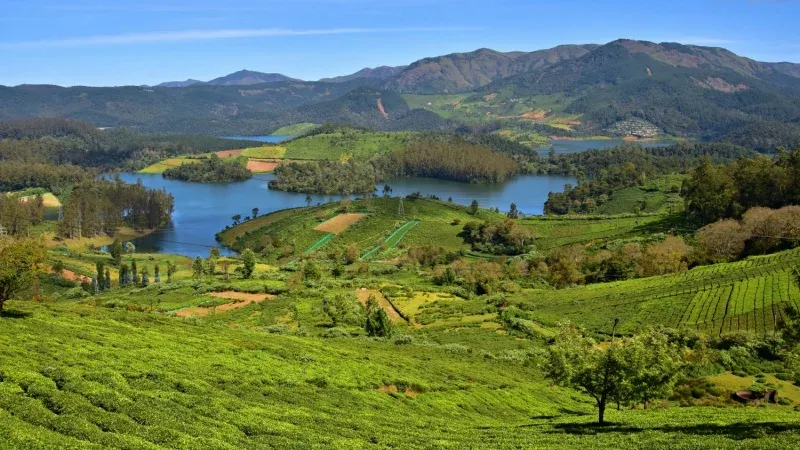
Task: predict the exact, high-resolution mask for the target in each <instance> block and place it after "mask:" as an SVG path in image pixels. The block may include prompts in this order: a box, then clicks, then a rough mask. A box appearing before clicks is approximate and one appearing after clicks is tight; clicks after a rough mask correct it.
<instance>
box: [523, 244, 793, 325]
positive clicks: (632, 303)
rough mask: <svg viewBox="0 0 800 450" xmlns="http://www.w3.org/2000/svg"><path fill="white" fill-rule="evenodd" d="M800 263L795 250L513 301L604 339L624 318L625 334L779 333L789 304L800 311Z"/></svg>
mask: <svg viewBox="0 0 800 450" xmlns="http://www.w3.org/2000/svg"><path fill="white" fill-rule="evenodd" d="M798 265H800V251H799V250H789V251H785V252H782V253H777V254H773V255H765V256H755V257H750V258H748V259H745V260H742V261H737V262H733V263H726V264H715V265H711V266H701V267H697V268H695V269H692V270H689V271H686V272H680V273H677V274H673V275H665V276H660V277H653V278H642V279H637V280H628V281H620V282H615V283H602V284H594V285H589V286H585V287H576V288H571V289H562V290H553V291H534V292H530V293H527V294H525V295H522V296H520V297H519V298H518V299H515V301H514V302H513V303H514V304H515V305H517V306H519V307H521V308H523V309H526V310H529V311H530V317H531V318H534V319H535V320H538V321H541V322H543V323H545V324H550V325H555V324H556V323H557V322H558V321H561V320H564V319H569V320H571V321H573V322H575V323H579V324H583V325H585V326H587V327H589V328H590V329H593V330H597V331H602V332H605V333H610V332H611V326H612V324H613V321H614V318H619V319H620V329H621V330H622V331H623V332H635V331H636V330H638V329H641V328H642V327H645V326H657V325H663V326H666V327H672V328H690V329H695V330H700V331H704V332H708V333H709V334H712V335H719V334H721V333H726V332H736V331H751V332H754V333H757V334H762V335H763V334H765V333H767V332H769V331H772V330H774V329H775V327H776V325H777V324H778V323H779V322H780V321H781V320H782V318H783V317H784V309H785V308H786V307H787V306H790V305H793V306H800V291H798V288H797V285H796V284H795V283H794V276H793V275H792V271H793V270H794V268H796V267H798Z"/></svg>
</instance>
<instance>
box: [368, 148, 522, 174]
mask: <svg viewBox="0 0 800 450" xmlns="http://www.w3.org/2000/svg"><path fill="white" fill-rule="evenodd" d="M380 164H381V165H380V167H382V168H383V170H384V171H385V172H387V173H389V174H391V175H394V176H418V177H430V178H441V179H445V180H454V181H463V182H468V183H499V182H502V181H505V180H506V179H508V178H510V177H512V176H513V175H515V174H516V173H517V164H516V163H515V162H514V160H513V159H512V158H511V157H509V156H508V155H505V154H503V153H498V152H494V151H492V150H491V149H489V148H488V147H484V146H480V145H475V144H472V143H469V142H467V141H464V140H460V139H450V140H434V139H425V140H418V141H412V142H411V143H409V144H408V146H407V147H406V148H405V149H401V150H397V151H395V152H393V153H391V154H390V155H388V156H387V157H386V158H385V159H384V160H383V161H381V163H380Z"/></svg>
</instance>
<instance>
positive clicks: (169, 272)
mask: <svg viewBox="0 0 800 450" xmlns="http://www.w3.org/2000/svg"><path fill="white" fill-rule="evenodd" d="M176 270H178V268H177V267H176V266H175V263H174V262H172V261H167V283H172V276H173V275H175V271H176Z"/></svg>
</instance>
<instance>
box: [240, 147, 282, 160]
mask: <svg viewBox="0 0 800 450" xmlns="http://www.w3.org/2000/svg"><path fill="white" fill-rule="evenodd" d="M240 154H241V155H242V156H245V157H247V158H261V159H269V158H275V159H281V158H283V155H285V154H286V147H282V146H280V145H265V146H263V147H250V148H246V149H244V150H242V152H241V153H240Z"/></svg>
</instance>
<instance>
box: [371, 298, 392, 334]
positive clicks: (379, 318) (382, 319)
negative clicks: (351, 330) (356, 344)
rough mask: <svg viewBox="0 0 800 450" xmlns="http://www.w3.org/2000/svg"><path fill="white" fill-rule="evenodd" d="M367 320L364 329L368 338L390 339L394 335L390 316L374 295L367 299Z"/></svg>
mask: <svg viewBox="0 0 800 450" xmlns="http://www.w3.org/2000/svg"><path fill="white" fill-rule="evenodd" d="M366 312H367V318H366V321H365V323H364V329H365V330H366V332H367V336H373V337H389V336H391V334H392V323H391V322H390V321H389V315H388V314H386V311H385V310H384V309H383V308H381V306H380V305H379V304H378V300H377V299H376V298H375V296H374V295H370V297H369V298H368V299H367V307H366Z"/></svg>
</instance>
